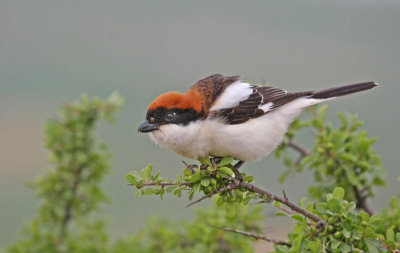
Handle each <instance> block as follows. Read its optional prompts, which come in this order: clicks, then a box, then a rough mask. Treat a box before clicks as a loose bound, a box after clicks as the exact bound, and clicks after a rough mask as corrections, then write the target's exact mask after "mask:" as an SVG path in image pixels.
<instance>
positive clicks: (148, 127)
mask: <svg viewBox="0 0 400 253" xmlns="http://www.w3.org/2000/svg"><path fill="white" fill-rule="evenodd" d="M157 129H158V125H157V124H151V123H149V122H147V121H145V122H143V123H142V124H140V126H139V128H138V132H141V133H148V132H151V131H154V130H157Z"/></svg>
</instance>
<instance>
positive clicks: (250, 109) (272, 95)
mask: <svg viewBox="0 0 400 253" xmlns="http://www.w3.org/2000/svg"><path fill="white" fill-rule="evenodd" d="M252 89H253V93H252V94H251V95H250V96H249V97H248V98H247V99H245V100H243V101H241V102H240V103H239V104H238V105H236V106H235V107H232V108H226V109H220V110H216V111H212V112H210V117H216V118H222V119H223V120H224V122H226V123H227V124H231V125H234V124H240V123H244V122H246V121H248V120H250V119H254V118H257V117H260V116H262V115H264V114H266V113H268V112H271V111H272V110H274V109H275V108H278V107H279V106H282V105H284V104H287V103H289V102H291V101H293V100H294V99H296V98H299V97H303V96H309V95H312V94H314V92H312V91H306V92H296V93H287V92H286V91H285V90H282V89H279V88H274V87H262V86H252ZM268 103H270V104H269V106H268V108H263V109H264V110H263V109H260V107H261V106H263V105H266V104H268Z"/></svg>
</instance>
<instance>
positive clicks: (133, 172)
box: [129, 170, 143, 180]
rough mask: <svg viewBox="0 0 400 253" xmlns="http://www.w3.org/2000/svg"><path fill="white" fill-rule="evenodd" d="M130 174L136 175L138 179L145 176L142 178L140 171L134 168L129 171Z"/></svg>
mask: <svg viewBox="0 0 400 253" xmlns="http://www.w3.org/2000/svg"><path fill="white" fill-rule="evenodd" d="M129 174H131V175H132V176H134V177H135V178H136V179H137V180H140V179H143V178H142V175H141V174H140V173H139V172H138V171H136V170H133V171H131V172H129Z"/></svg>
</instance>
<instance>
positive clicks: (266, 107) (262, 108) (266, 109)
mask: <svg viewBox="0 0 400 253" xmlns="http://www.w3.org/2000/svg"><path fill="white" fill-rule="evenodd" d="M263 98H264V97H263ZM272 105H273V103H272V102H269V103H266V104H264V105H261V106H259V107H258V109H261V110H263V111H264V112H265V113H266V112H268V111H270V110H271V109H272Z"/></svg>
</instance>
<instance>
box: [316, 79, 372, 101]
mask: <svg viewBox="0 0 400 253" xmlns="http://www.w3.org/2000/svg"><path fill="white" fill-rule="evenodd" d="M376 86H378V84H377V83H375V82H365V83H356V84H350V85H345V86H341V87H336V88H331V89H326V90H322V91H318V92H316V93H314V95H312V96H311V97H310V98H317V99H326V98H332V97H340V96H344V95H347V94H351V93H356V92H359V91H363V90H369V89H372V88H375V87H376Z"/></svg>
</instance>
